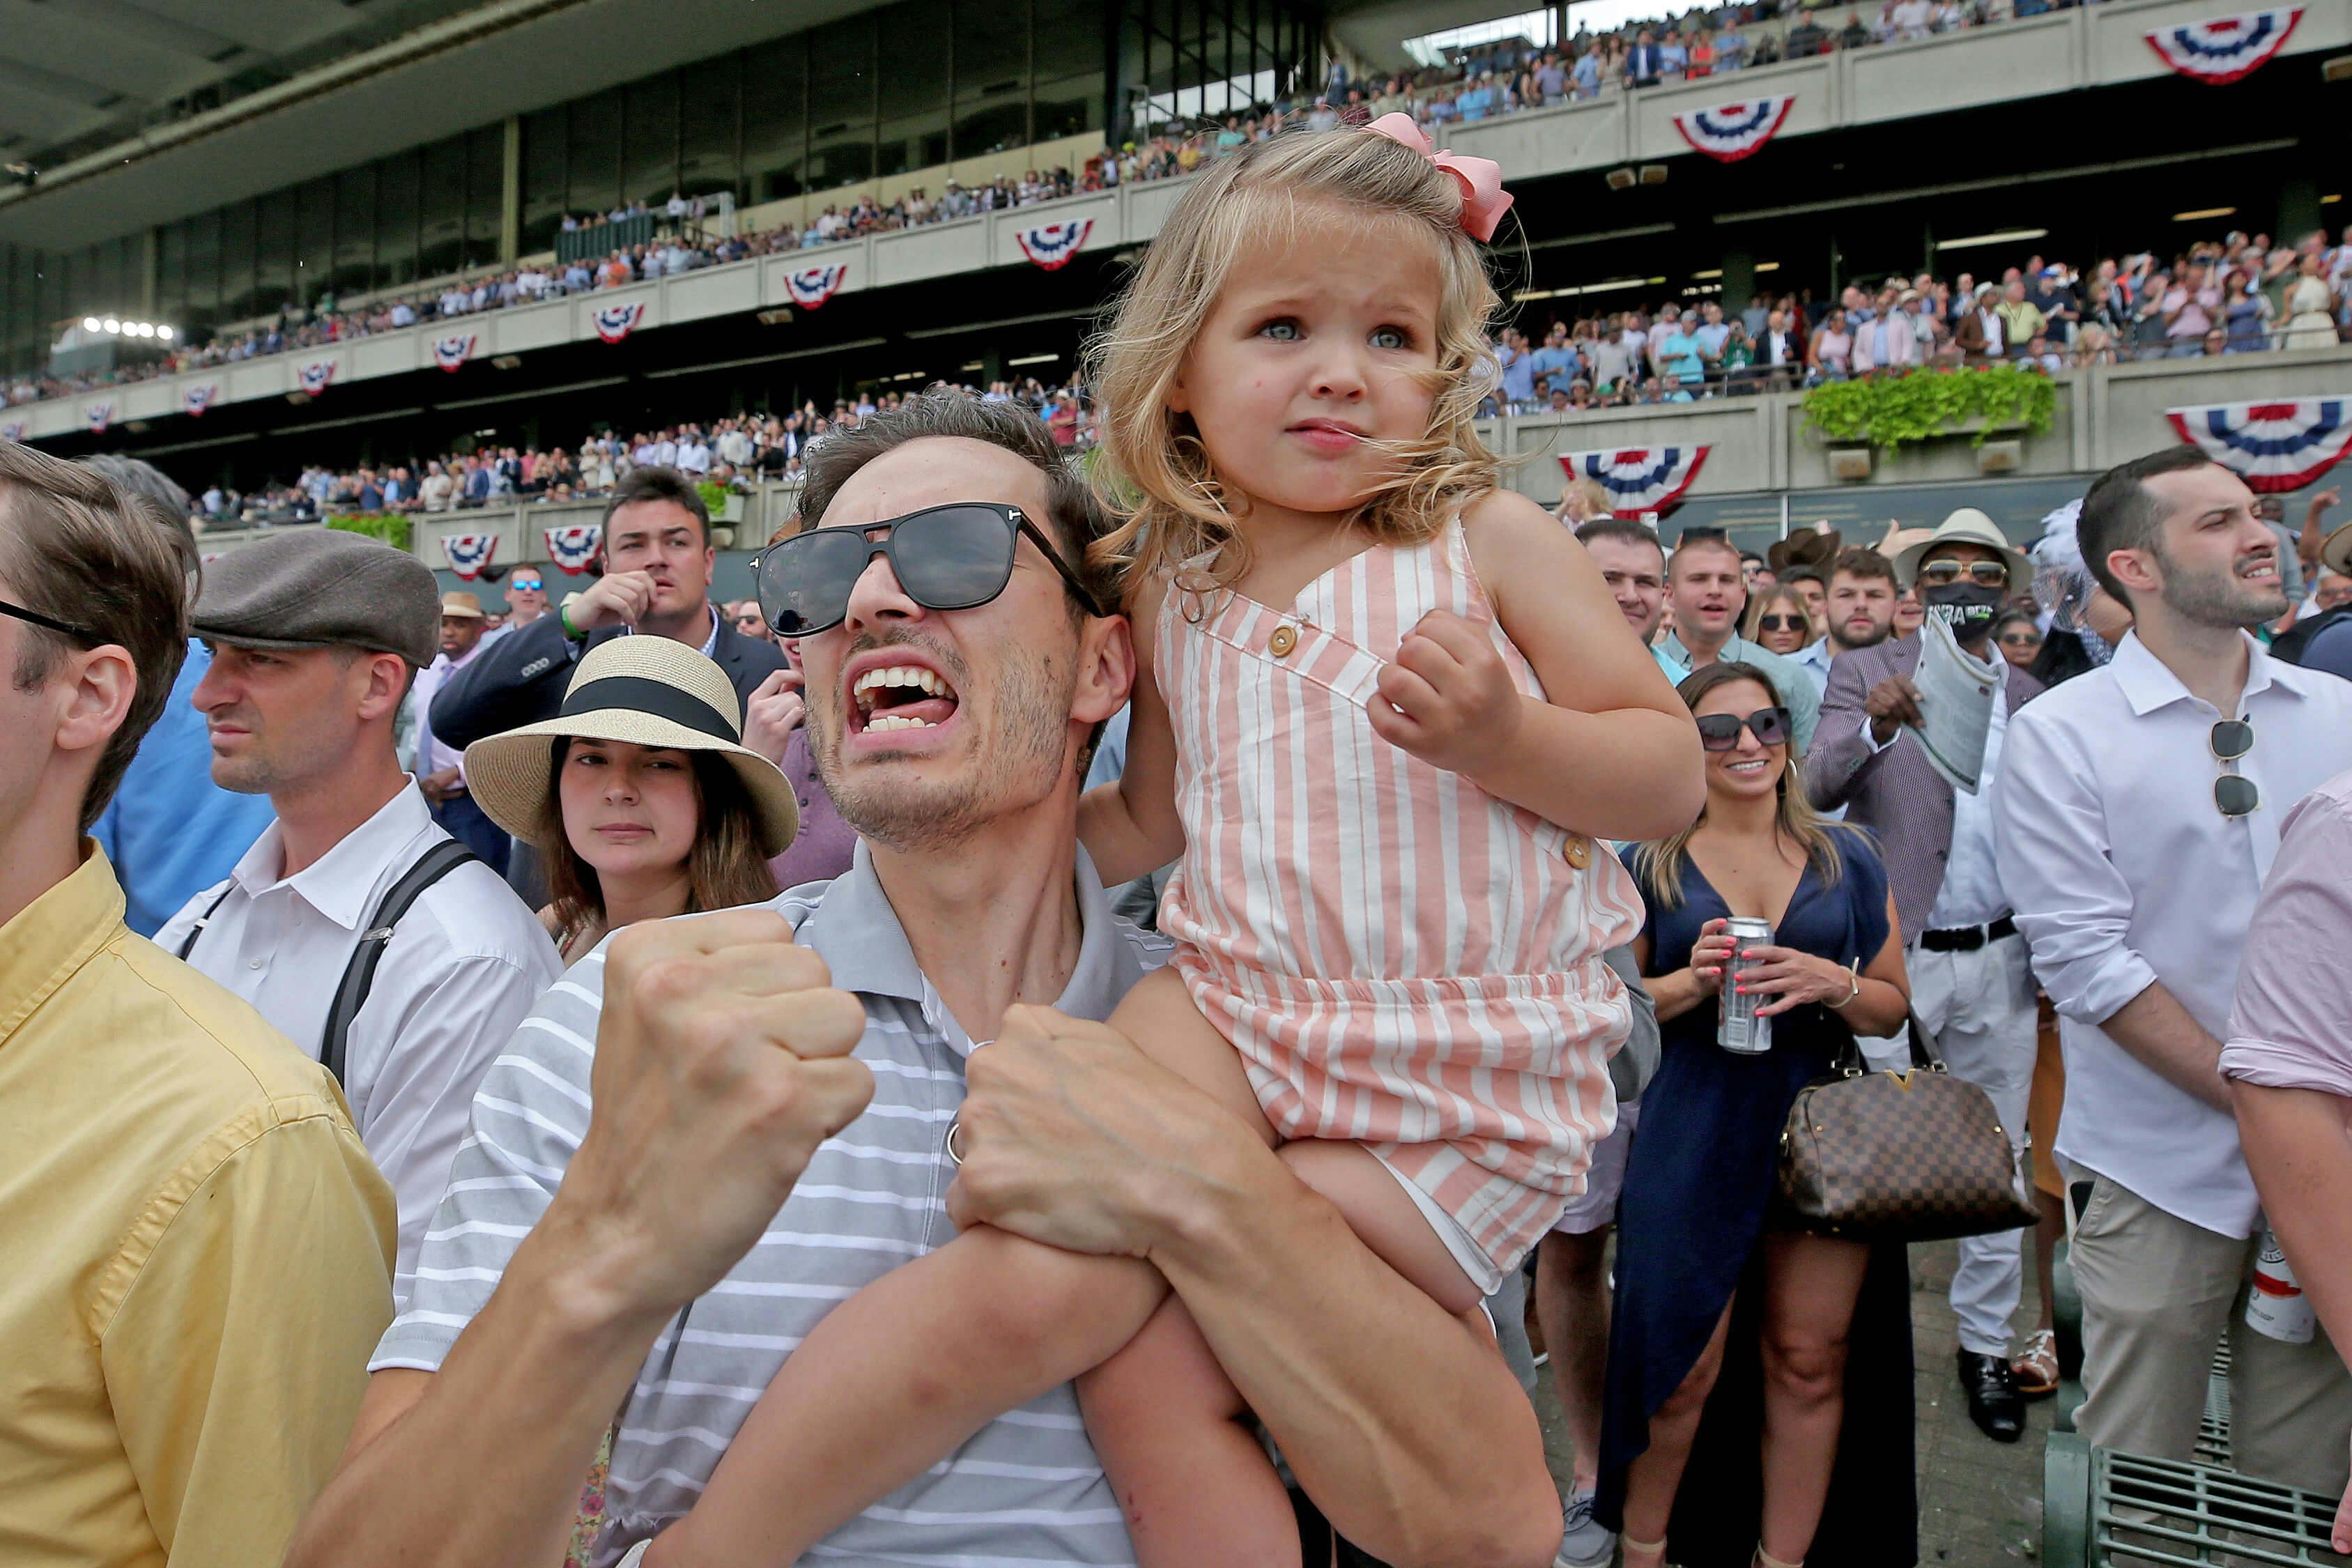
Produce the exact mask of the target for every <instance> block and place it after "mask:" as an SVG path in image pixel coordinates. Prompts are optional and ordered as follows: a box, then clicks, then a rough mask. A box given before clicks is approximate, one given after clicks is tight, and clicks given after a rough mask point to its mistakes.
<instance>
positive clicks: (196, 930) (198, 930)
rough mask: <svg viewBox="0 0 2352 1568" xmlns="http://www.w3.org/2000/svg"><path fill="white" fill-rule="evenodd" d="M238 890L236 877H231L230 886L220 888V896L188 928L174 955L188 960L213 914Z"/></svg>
mask: <svg viewBox="0 0 2352 1568" xmlns="http://www.w3.org/2000/svg"><path fill="white" fill-rule="evenodd" d="M234 892H236V878H234V877H231V878H230V879H229V881H228V886H227V887H226V888H223V889H221V890H220V897H219V898H217V899H215V900H213V901H212V902H211V903H209V904H206V905H205V912H204V913H203V914H200V915H198V916H197V917H196V923H195V924H194V925H192V926H190V927H189V928H188V935H187V939H186V940H185V941H184V942H181V943H180V951H179V952H175V953H173V955H172V956H173V957H174V958H176V959H178V960H179V961H180V962H181V963H186V962H187V961H188V954H190V953H192V952H195V951H196V938H198V937H200V936H202V935H204V934H205V926H207V925H209V924H211V923H212V918H213V916H214V915H215V914H217V913H219V912H220V907H221V906H222V905H223V904H225V903H226V902H228V896H229V895H230V894H231V893H234Z"/></svg>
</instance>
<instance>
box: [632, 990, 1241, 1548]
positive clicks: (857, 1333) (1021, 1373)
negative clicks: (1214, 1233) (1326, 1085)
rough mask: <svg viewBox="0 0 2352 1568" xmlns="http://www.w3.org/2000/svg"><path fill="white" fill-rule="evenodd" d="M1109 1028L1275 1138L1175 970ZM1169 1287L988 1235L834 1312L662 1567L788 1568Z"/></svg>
mask: <svg viewBox="0 0 2352 1568" xmlns="http://www.w3.org/2000/svg"><path fill="white" fill-rule="evenodd" d="M1155 993H1157V995H1156V997H1155ZM1171 997H1172V1005H1171V1000H1170V999H1171ZM1139 999H1140V1001H1141V1005H1140V1007H1138V1006H1137V1004H1138V1001H1139ZM1176 1007H1181V1010H1182V1011H1181V1016H1176V1015H1175V1014H1174V1013H1173V1011H1172V1009H1173V1008H1176ZM1130 1009H1134V1010H1133V1011H1130ZM1111 1023H1112V1024H1113V1026H1116V1027H1118V1028H1119V1029H1121V1030H1122V1031H1125V1032H1127V1033H1128V1035H1129V1038H1131V1039H1134V1040H1135V1041H1136V1043H1137V1045H1138V1047H1139V1048H1141V1049H1142V1050H1144V1051H1145V1052H1146V1053H1147V1054H1149V1055H1150V1056H1151V1057H1152V1058H1154V1059H1156V1060H1158V1061H1159V1062H1160V1064H1161V1065H1163V1066H1165V1067H1167V1068H1169V1069H1170V1070H1171V1071H1173V1072H1176V1073H1178V1074H1180V1075H1181V1076H1182V1077H1184V1078H1186V1079H1189V1080H1190V1081H1192V1083H1193V1084H1194V1085H1195V1086H1196V1087H1199V1088H1201V1089H1203V1090H1204V1091H1205V1092H1208V1093H1211V1094H1212V1095H1213V1096H1214V1097H1215V1098H1216V1099H1218V1100H1220V1101H1221V1102H1223V1103H1224V1104H1225V1105H1227V1106H1228V1107H1230V1108H1231V1109H1233V1110H1234V1111H1235V1113H1236V1114H1242V1113H1244V1112H1246V1115H1247V1117H1248V1118H1249V1120H1250V1121H1251V1123H1252V1125H1253V1126H1254V1127H1255V1129H1256V1130H1257V1131H1258V1132H1259V1135H1260V1136H1261V1137H1264V1138H1265V1139H1266V1140H1267V1142H1272V1139H1273V1135H1272V1133H1271V1132H1270V1131H1267V1130H1266V1128H1265V1119H1264V1117H1262V1116H1260V1115H1259V1114H1258V1110H1257V1100H1256V1097H1255V1095H1254V1094H1253V1093H1252V1092H1251V1091H1250V1089H1249V1083H1248V1079H1247V1077H1246V1075H1245V1074H1244V1072H1243V1070H1242V1066H1241V1058H1240V1057H1239V1056H1238V1055H1237V1054H1236V1053H1235V1052H1234V1048H1233V1047H1232V1046H1231V1045H1230V1044H1229V1043H1227V1042H1226V1040H1225V1039H1224V1037H1223V1036H1221V1035H1218V1034H1217V1033H1216V1031H1215V1030H1214V1029H1213V1028H1212V1027H1211V1026H1209V1025H1208V1024H1207V1023H1206V1022H1205V1021H1204V1020H1203V1019H1202V1017H1201V1016H1200V1014H1199V1013H1198V1012H1197V1011H1196V1010H1194V1008H1193V1007H1192V1001H1191V999H1190V997H1189V996H1187V995H1186V994H1185V991H1184V988H1183V985H1182V984H1181V981H1179V980H1178V979H1177V978H1176V976H1175V975H1174V974H1173V973H1166V972H1163V973H1161V974H1156V975H1153V976H1150V978H1148V979H1146V980H1145V981H1144V982H1143V983H1142V984H1139V985H1138V986H1137V987H1136V989H1135V991H1134V992H1133V993H1131V994H1129V999H1128V1003H1127V1004H1126V1005H1122V1006H1121V1007H1120V1009H1119V1011H1118V1013H1117V1014H1116V1015H1114V1016H1113V1017H1112V1019H1111ZM1182 1025H1189V1026H1190V1029H1191V1030H1192V1031H1198V1032H1200V1033H1203V1034H1206V1035H1207V1036H1208V1037H1209V1038H1210V1040H1212V1041H1213V1042H1214V1045H1215V1047H1216V1048H1215V1050H1214V1052H1211V1051H1209V1050H1207V1049H1206V1048H1205V1047H1204V1045H1203V1043H1202V1041H1201V1040H1200V1039H1199V1038H1198V1037H1197V1036H1196V1035H1194V1034H1191V1033H1187V1032H1184V1031H1183V1030H1182V1029H1181V1027H1180V1026H1182ZM1171 1036H1172V1037H1171ZM1167 1291H1168V1285H1167V1281H1165V1280H1164V1279H1161V1278H1160V1271H1159V1270H1158V1269H1156V1268H1152V1267H1151V1266H1150V1264H1148V1263H1145V1262H1142V1261H1140V1260H1139V1259H1135V1258H1097V1257H1088V1256H1085V1255H1082V1254H1078V1253H1072V1252H1064V1251H1062V1250H1061V1249H1060V1248H1058V1247H1046V1246H1044V1245H1042V1244H1039V1243H1036V1242H1032V1241H1027V1240H1024V1239H1023V1238H1021V1237H1016V1236H1013V1235H1011V1234H1010V1233H1008V1232H1004V1231H1000V1230H996V1229H993V1228H992V1227H990V1226H974V1227H973V1228H972V1229H971V1230H969V1231H967V1232H965V1233H964V1234H963V1235H961V1236H959V1237H956V1238H955V1239H954V1240H953V1241H951V1242H950V1243H948V1245H947V1246H945V1247H941V1248H940V1249H939V1250H938V1251H936V1252H933V1253H930V1254H928V1255H927V1256H925V1257H922V1258H917V1259H915V1260H914V1261H913V1262H911V1263H908V1264H907V1265H905V1266H904V1267H902V1268H897V1269H894V1270H892V1271H891V1272H890V1273H888V1274H886V1275H884V1276H883V1277H882V1278H881V1279H877V1280H876V1281H874V1282H873V1283H872V1284H870V1285H868V1286H866V1288H865V1289H862V1290H860V1291H859V1292H858V1293H857V1294H856V1297H854V1298H853V1299H852V1300H849V1301H846V1302H844V1303H843V1304H842V1305H841V1306H840V1307H838V1308H836V1309H835V1310H833V1311H832V1312H830V1313H828V1314H826V1316H825V1317H824V1320H823V1321H821V1322H820V1323H819V1324H818V1325H817V1327H816V1329H815V1331H814V1332H813V1333H811V1334H810V1335H809V1336H808V1338H807V1339H806V1340H805V1341H803V1342H802V1343H801V1345H800V1347H799V1348H798V1349H797V1350H795V1351H794V1352H793V1355H792V1357H791V1358H790V1359H789V1360H788V1361H786V1362H785V1363H784V1366H783V1370H782V1371H781V1372H779V1373H777V1374H776V1377H775V1381H774V1382H772V1384H769V1386H768V1392H767V1393H766V1394H763V1395H761V1399H760V1402H759V1404H758V1405H755V1406H753V1407H752V1411H751V1416H750V1418H749V1419H748V1420H746V1421H745V1422H744V1424H743V1427H742V1430H741V1431H740V1432H739V1433H738V1434H737V1435H736V1438H735V1441H734V1443H733V1444H731V1445H730V1447H729V1448H728V1451H727V1453H726V1455H725V1457H724V1458H721V1460H720V1461H719V1468H718V1469H717V1470H716V1471H715V1472H714V1473H713V1474H712V1476H711V1479H710V1485H709V1488H708V1489H706V1490H705V1491H704V1493H703V1496H702V1500H701V1501H700V1502H699V1503H698V1504H697V1505H696V1507H695V1509H694V1510H693V1511H692V1512H691V1513H689V1514H688V1516H687V1517H686V1518H685V1519H683V1520H681V1521H678V1522H677V1524H674V1525H672V1526H671V1527H670V1528H669V1529H668V1530H667V1531H665V1532H664V1533H663V1534H662V1535H661V1536H660V1537H659V1538H658V1539H657V1540H656V1542H655V1543H654V1546H653V1549H652V1551H651V1552H648V1553H647V1556H646V1565H647V1568H692V1565H698V1564H703V1563H710V1564H721V1563H723V1564H727V1565H728V1568H733V1565H735V1564H737V1563H789V1562H791V1561H792V1560H793V1558H795V1557H796V1556H798V1555H799V1554H800V1553H802V1552H805V1551H806V1550H807V1549H808V1548H809V1547H810V1546H812V1545H814V1543H815V1542H818V1541H820V1540H822V1539H824V1536H825V1535H826V1534H828V1533H830V1532H831V1531H833V1530H834V1529H835V1528H836V1527H838V1526H839V1525H841V1524H842V1523H844V1522H845V1521H848V1520H849V1519H852V1518H854V1517H856V1514H857V1512H858V1510H861V1509H863V1508H864V1507H866V1505H867V1504H868V1503H870V1502H872V1501H873V1500H875V1499H877V1498H879V1497H882V1496H885V1495H887V1493H888V1492H890V1491H891V1490H892V1489H896V1488H898V1487H900V1486H903V1485H905V1484H906V1483H907V1482H908V1481H909V1480H911V1479H914V1478H915V1477H917V1476H919V1475H920V1474H921V1473H922V1472H923V1471H924V1470H925V1469H927V1468H929V1467H930V1466H931V1465H933V1464H936V1463H938V1462H939V1460H940V1459H941V1458H944V1457H945V1456H946V1455H947V1454H949V1453H950V1452H952V1451H953V1449H954V1448H955V1447H956V1445H957V1444H959V1443H961V1442H962V1441H963V1440H964V1439H965V1438H967V1437H969V1436H971V1434H972V1433H974V1432H976V1431H978V1430H979V1429H980V1428H981V1427H982V1426H985V1425H986V1424H987V1423H988V1422H989V1421H991V1420H992V1419H993V1418H995V1417H996V1416H998V1415H1002V1414H1003V1413H1004V1412H1005V1411H1007V1410H1012V1409H1016V1408H1018V1407H1019V1406H1021V1405H1025V1404H1027V1403H1028V1402H1029V1401H1030V1400H1032V1399H1034V1398H1036V1397H1037V1396H1038V1395H1039V1394H1043V1393H1045V1391H1046V1390H1048V1389H1051V1388H1055V1387H1058V1386H1059V1385H1060V1384H1065V1383H1067V1382H1069V1381H1071V1380H1072V1379H1073V1378H1075V1377H1076V1376H1077V1375H1078V1374H1079V1373H1083V1372H1087V1371H1088V1370H1090V1369H1091V1368H1093V1367H1095V1366H1097V1365H1098V1364H1100V1363H1102V1362H1104V1361H1105V1360H1107V1359H1108V1358H1109V1357H1110V1355H1111V1354H1112V1352H1115V1351H1117V1350H1118V1348H1119V1347H1120V1346H1122V1345H1124V1344H1126V1343H1127V1342H1129V1340H1131V1339H1133V1338H1134V1337H1135V1335H1136V1333H1137V1331H1139V1329H1140V1328H1141V1327H1142V1326H1143V1325H1144V1323H1145V1322H1146V1321H1147V1320H1149V1319H1150V1316H1151V1314H1152V1310H1153V1309H1154V1308H1156V1307H1157V1306H1158V1305H1159V1303H1160V1300H1161V1298H1162V1297H1164V1296H1165V1295H1166V1294H1167ZM910 1347H911V1348H912V1350H913V1353H911V1354H910V1353H909V1352H910ZM1220 1376H1221V1377H1222V1374H1220ZM1259 1463H1260V1465H1261V1467H1264V1465H1265V1460H1264V1457H1263V1456H1262V1455H1261V1456H1260V1457H1259ZM1269 1473H1270V1471H1269Z"/></svg>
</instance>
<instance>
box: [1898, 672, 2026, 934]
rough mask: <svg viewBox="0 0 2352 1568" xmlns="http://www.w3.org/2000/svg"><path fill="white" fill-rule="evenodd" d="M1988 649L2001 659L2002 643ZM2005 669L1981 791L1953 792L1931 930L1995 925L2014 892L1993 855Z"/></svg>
mask: <svg viewBox="0 0 2352 1568" xmlns="http://www.w3.org/2000/svg"><path fill="white" fill-rule="evenodd" d="M1988 651H1990V653H1991V654H1992V657H1993V658H1994V659H1995V660H1997V661H1999V660H2000V658H2001V655H2000V650H1999V649H1998V648H1994V649H1990V650H1988ZM2000 676H2001V684H1999V685H1996V686H1995V687H1994V688H1993V689H1992V724H1991V727H1990V728H1989V729H1987V730H1986V731H1985V747H1984V764H1983V770H1982V771H1981V772H1980V773H1978V774H1977V777H1978V779H1979V781H1980V783H1979V786H1978V789H1977V792H1976V794H1974V795H1970V794H1969V792H1968V791H1966V790H1964V789H1956V790H1954V791H1953V792H1952V845H1951V852H1950V854H1949V856H1948V858H1946V859H1945V861H1944V885H1943V886H1942V887H1940V888H1938V889H1936V902H1935V906H1934V907H1933V908H1932V909H1930V910H1928V911H1927V929H1928V930H1929V931H1950V930H1952V929H1953V928H1955V927H1958V926H1981V925H1990V924H1991V923H1992V922H1993V921H1997V920H1999V919H2000V917H2001V916H2003V915H2005V914H2007V913H2009V912H2010V911H2009V897H2008V895H2007V894H2005V893H2003V892H2002V891H2001V890H2000V870H1999V868H1997V866H1996V865H1995V863H1994V856H1993V829H1992V792H1993V781H1994V780H1996V779H1998V778H2000V749H2001V744H2002V742H2004V741H2005V740H2006V739H2007V738H2008V735H2009V688H2008V684H2007V682H2008V678H2009V669H2008V668H2007V665H2006V663H2005V662H2003V665H2002V668H2001V669H2000ZM1915 934H1916V933H1915Z"/></svg>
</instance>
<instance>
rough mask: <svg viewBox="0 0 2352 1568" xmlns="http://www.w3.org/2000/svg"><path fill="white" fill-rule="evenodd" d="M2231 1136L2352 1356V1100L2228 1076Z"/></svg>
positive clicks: (2339, 1343)
mask: <svg viewBox="0 0 2352 1568" xmlns="http://www.w3.org/2000/svg"><path fill="white" fill-rule="evenodd" d="M2230 1097H2231V1101H2232V1102H2233V1103H2234V1104H2235V1106H2236V1108H2237V1112H2238V1142H2240V1143H2241V1144H2242V1145H2243V1146H2244V1148H2245V1151H2246V1164H2247V1166H2248V1168H2249V1169H2251V1170H2252V1172H2253V1175H2254V1188H2255V1190H2256V1191H2258V1192H2259V1193H2261V1194H2262V1196H2263V1217H2264V1218H2266V1219H2268V1220H2269V1221H2270V1226H2271V1228H2272V1229H2273V1231H2276V1232H2277V1233H2278V1238H2279V1242H2280V1244H2281V1245H2282V1246H2283V1247H2285V1248H2286V1255H2287V1261H2288V1262H2289V1263H2290V1264H2291V1265H2292V1266H2293V1267H2294V1276H2295V1279H2296V1280H2297V1282H2298V1283H2300V1284H2301V1285H2302V1286H2303V1289H2304V1292H2305V1294H2306V1295H2308V1296H2309V1297H2310V1298H2311V1304H2312V1305H2313V1306H2314V1307H2315V1308H2316V1309H2318V1311H2319V1321H2321V1322H2323V1323H2325V1324H2326V1326H2327V1337H2328V1338H2329V1339H2331V1340H2333V1341H2334V1342H2336V1353H2337V1354H2338V1355H2342V1356H2346V1357H2347V1358H2352V1203H2347V1202H2346V1201H2345V1194H2347V1193H2352V1126H2347V1120H2346V1119H2347V1114H2352V1109H2348V1105H2352V1102H2347V1101H2346V1100H2342V1099H2340V1098H2338V1097H2337V1096H2336V1095H2332V1094H2327V1093H2324V1092H2322V1091H2321V1090H2319V1089H2265V1088H2262V1087H2260V1086H2258V1085H2255V1084H2250V1083H2245V1082H2242V1081H2237V1080H2232V1081H2231V1084H2230Z"/></svg>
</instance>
